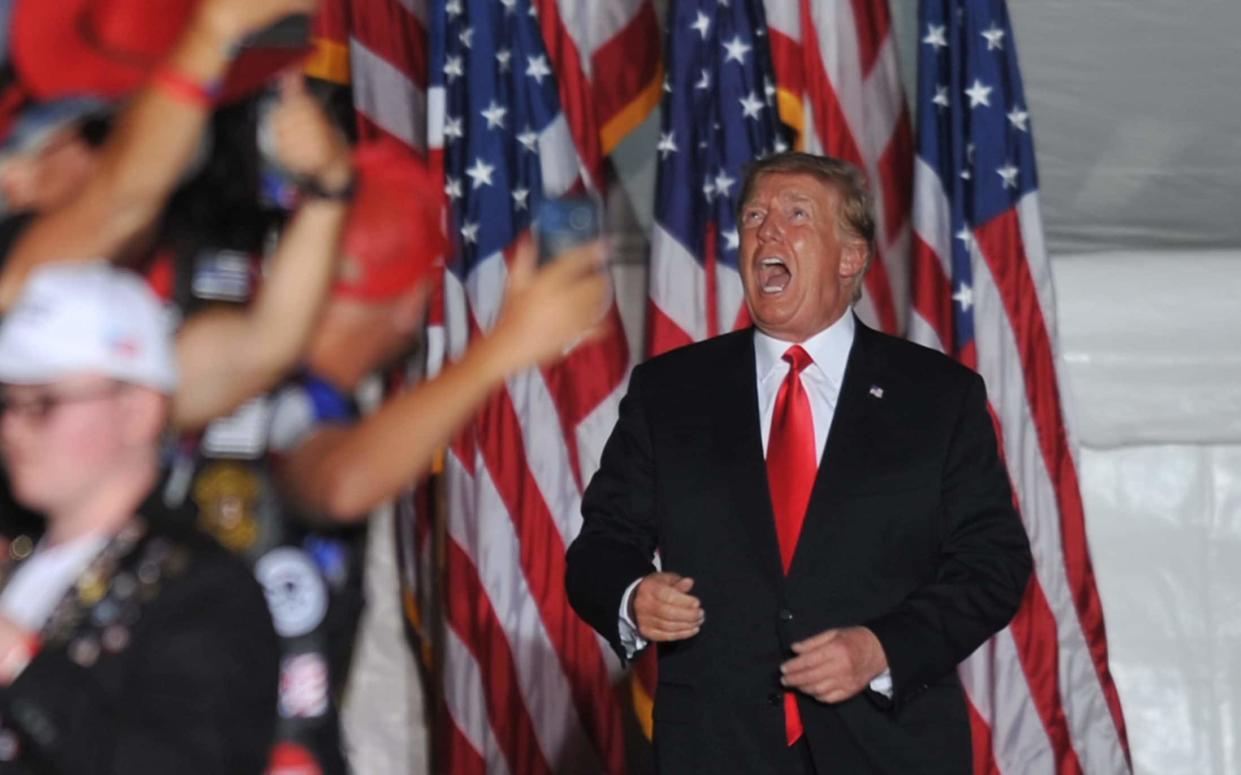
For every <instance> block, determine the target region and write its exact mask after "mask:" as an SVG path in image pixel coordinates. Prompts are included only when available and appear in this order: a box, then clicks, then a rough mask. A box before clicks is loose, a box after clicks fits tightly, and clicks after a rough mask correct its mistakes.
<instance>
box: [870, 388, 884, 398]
mask: <svg viewBox="0 0 1241 775" xmlns="http://www.w3.org/2000/svg"><path fill="white" fill-rule="evenodd" d="M870 394H871V395H872V396H874V397H875V398H883V388H881V387H879V386H878V385H871V386H870Z"/></svg>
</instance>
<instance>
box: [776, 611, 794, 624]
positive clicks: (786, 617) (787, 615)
mask: <svg viewBox="0 0 1241 775" xmlns="http://www.w3.org/2000/svg"><path fill="white" fill-rule="evenodd" d="M779 617H780V621H782V622H791V621H793V612H792V611H790V610H789V609H787V608H781V609H780V613H779Z"/></svg>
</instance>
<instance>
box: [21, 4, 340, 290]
mask: <svg viewBox="0 0 1241 775" xmlns="http://www.w3.org/2000/svg"><path fill="white" fill-rule="evenodd" d="M81 5H83V4H82V3H78V2H63V3H37V2H22V3H18V4H17V5H16V7H15V8H14V17H13V29H12V32H13V41H14V54H13V55H14V60H15V65H16V69H17V72H18V76H19V80H21V81H22V82H23V83H24V84H26V85H27V87H28V88H32V91H33V93H35V94H47V95H49V100H50V98H51V97H53V96H63V95H64V93H65V92H66V90H69V91H71V92H76V93H80V94H100V95H103V96H104V97H105V98H108V99H113V98H116V97H119V96H120V95H121V94H128V93H133V95H134V96H133V97H132V98H131V100H130V102H129V104H128V105H127V106H126V108H125V109H124V110H123V111H121V112H120V113H119V114H118V115H117V116H116V118H115V121H114V125H113V126H112V128H111V130H110V131H109V132H108V133H107V138H106V140H102V141H100V140H99V139H98V138H94V139H92V138H91V137H89V136H88V135H89V133H88V135H83V134H82V133H81V132H77V131H69V132H67V133H59V134H58V135H57V136H56V137H55V138H54V139H55V143H54V144H53V145H51V146H50V147H47V146H40V149H39V153H37V154H32V153H29V152H27V153H25V154H23V155H21V157H20V159H14V160H10V162H9V164H8V165H7V166H9V167H10V170H9V171H8V172H7V173H6V174H4V175H3V176H0V177H3V178H4V181H5V182H4V194H5V197H6V199H8V200H9V201H8V204H9V207H10V209H11V210H15V211H27V212H28V213H30V214H31V215H30V216H29V218H28V219H27V222H26V223H24V224H21V226H20V228H13V229H10V231H11V236H12V244H11V246H5V248H6V249H5V251H4V252H5V256H4V260H3V266H2V268H0V309H4V308H7V307H8V306H9V305H10V304H11V303H12V302H13V300H14V299H15V298H16V297H17V295H18V294H19V293H20V292H21V289H22V284H23V282H24V280H25V277H26V275H27V274H28V273H29V272H30V271H31V270H32V269H33V268H34V267H36V266H39V265H40V264H43V263H46V262H48V261H64V260H78V261H90V260H94V259H99V258H113V257H116V256H119V255H122V254H124V253H125V252H126V251H128V250H130V249H132V248H133V247H134V244H135V241H136V240H139V239H140V238H141V237H142V236H144V235H145V234H146V233H147V232H148V230H149V228H150V226H151V225H152V224H153V223H154V222H155V219H156V217H157V216H158V215H159V213H160V211H161V210H163V207H164V204H165V202H166V201H167V199H168V195H169V194H170V193H171V191H172V189H173V187H174V186H175V185H176V183H177V181H178V180H179V179H180V178H181V176H182V174H183V173H184V171H185V169H186V168H187V167H188V166H189V165H190V163H191V162H192V161H193V159H194V158H195V156H196V155H197V154H198V153H199V152H200V147H201V140H202V134H203V128H204V127H205V125H206V123H207V119H208V118H209V117H210V115H211V113H212V110H213V109H214V108H215V105H216V100H217V99H218V98H219V97H220V96H221V90H222V89H226V88H229V87H232V86H233V84H234V83H235V82H237V76H238V74H239V72H238V71H239V69H240V66H241V65H243V64H246V65H247V67H246V72H245V73H244V74H245V75H246V76H248V77H250V78H248V81H247V82H253V87H254V88H257V86H258V85H259V84H261V82H262V81H261V79H259V80H257V81H254V79H253V77H252V76H255V75H256V74H261V73H263V72H264V71H263V70H261V69H260V70H255V69H253V68H252V67H250V66H248V65H249V61H248V60H247V58H246V56H245V48H244V46H242V43H243V41H245V40H246V39H247V37H248V36H250V35H251V34H253V33H255V32H257V31H260V30H263V29H265V28H267V27H269V26H270V25H271V24H273V23H274V22H276V21H277V20H279V19H281V18H283V17H286V16H288V15H289V14H296V13H310V12H313V11H314V9H315V6H316V3H315V0H202V2H201V3H198V4H196V5H195V4H193V3H187V2H176V3H168V4H166V5H167V7H166V8H161V9H160V11H161V12H160V13H157V14H152V13H151V8H150V6H149V5H147V4H145V3H141V4H140V3H134V2H128V3H126V2H111V3H95V4H92V7H90V8H80V7H79V6H81ZM174 11H175V12H174ZM75 14H76V16H75ZM170 21H172V22H176V24H172V25H170V23H169V22H170ZM121 32H123V33H124V34H125V35H126V36H128V37H122V38H120V39H116V40H113V39H110V38H108V37H107V35H108V34H111V35H112V36H116V35H117V34H118V33H121ZM97 35H98V36H103V39H102V40H100V39H96V37H95V36H97ZM147 35H151V36H155V37H159V38H166V40H167V41H174V40H175V41H176V42H175V44H168V45H164V46H157V47H156V48H163V52H161V54H162V55H156V52H155V51H154V50H152V46H151V45H150V44H151V43H158V42H164V41H151V40H148V39H147V38H146V37H144V36H147ZM105 44H107V45H106V46H105ZM101 48H105V49H107V50H106V51H101V50H100V49H101ZM130 51H132V52H133V53H135V54H137V56H133V57H126V56H124V54H125V53H126V52H130ZM109 52H110V53H109ZM239 52H240V53H239ZM267 74H268V75H270V74H271V72H270V71H268V72H267ZM139 87H141V88H139ZM70 129H73V127H70ZM27 150H29V149H27ZM15 164H16V165H17V166H20V167H22V170H21V172H20V173H17V174H15V173H14V172H13V170H12V169H11V168H12V167H13V166H14V165H15Z"/></svg>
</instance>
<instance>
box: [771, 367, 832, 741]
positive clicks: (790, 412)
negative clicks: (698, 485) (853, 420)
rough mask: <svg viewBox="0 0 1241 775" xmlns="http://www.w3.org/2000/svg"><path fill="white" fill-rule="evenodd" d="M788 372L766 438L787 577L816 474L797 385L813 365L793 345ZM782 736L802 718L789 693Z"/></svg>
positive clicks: (796, 732)
mask: <svg viewBox="0 0 1241 775" xmlns="http://www.w3.org/2000/svg"><path fill="white" fill-rule="evenodd" d="M784 360H786V361H788V362H789V367H790V368H789V373H788V376H786V377H785V378H784V382H783V383H781V385H780V392H779V393H777V394H776V408H775V411H774V412H773V413H772V416H771V434H770V436H769V437H768V439H767V483H768V485H769V487H770V489H771V506H772V511H773V512H774V513H775V517H776V537H777V538H778V539H779V541H780V560H781V562H782V563H783V566H784V572H785V573H786V574H787V573H788V572H789V565H791V564H792V562H793V551H794V550H795V549H796V548H797V538H798V536H800V535H801V527H802V523H803V522H805V521H806V506H807V505H808V504H809V503H810V490H811V489H812V488H813V487H814V478H815V475H816V474H817V473H818V471H819V460H818V455H816V454H815V449H814V417H813V416H812V415H811V414H810V398H809V397H808V396H807V395H806V389H805V388H804V387H802V384H801V372H802V370H803V369H805V368H806V367H807V366H809V365H810V364H811V363H814V360H813V359H811V357H810V355H809V354H808V353H807V352H806V351H805V350H803V349H802V348H801V345H793V346H792V347H790V348H789V349H788V350H786V351H785V353H784ZM784 734H785V737H786V739H787V740H788V744H789V745H792V744H793V743H796V742H797V740H798V739H799V738H800V737H801V735H802V723H801V713H800V712H799V711H798V710H797V700H796V699H795V698H794V696H793V693H792V692H785V693H784Z"/></svg>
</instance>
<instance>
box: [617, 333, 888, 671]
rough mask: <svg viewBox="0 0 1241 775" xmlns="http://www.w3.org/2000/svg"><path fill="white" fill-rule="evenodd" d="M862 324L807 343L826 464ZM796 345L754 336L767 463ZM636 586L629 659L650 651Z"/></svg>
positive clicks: (626, 634)
mask: <svg viewBox="0 0 1241 775" xmlns="http://www.w3.org/2000/svg"><path fill="white" fill-rule="evenodd" d="M855 328H856V324H855V323H854V319H853V313H852V312H846V313H845V314H844V315H842V316H841V318H840V319H839V320H837V321H836V322H835V323H833V324H831V325H830V326H828V327H827V328H825V329H823V330H822V331H820V332H819V333H817V334H815V335H814V336H812V337H810V338H809V339H807V340H806V341H804V342H801V343H800V344H801V346H802V349H804V350H805V351H806V352H807V354H809V355H810V358H811V360H813V361H814V363H812V364H810V365H809V366H807V367H806V368H805V369H803V370H802V372H801V383H802V387H803V388H804V389H805V391H806V395H807V397H808V398H809V399H810V417H811V419H812V420H813V422H814V453H815V457H816V458H817V459H818V460H819V461H822V459H823V449H824V447H826V446H827V432H828V430H829V429H830V428H831V426H832V418H833V417H834V416H835V414H836V402H837V400H838V399H839V398H840V385H841V382H842V381H843V380H844V376H845V365H846V364H847V363H848V361H849V352H850V350H852V349H853V335H854V330H855ZM791 346H792V344H791V343H789V342H786V341H783V340H780V339H776V338H775V337H772V336H768V335H767V334H764V333H763V332H762V331H759V330H758V329H755V330H754V371H755V378H756V379H757V381H758V382H757V386H758V417H759V428H760V429H761V432H762V439H763V457H764V459H766V457H767V441H768V439H769V438H770V437H771V417H772V415H773V414H774V413H775V408H776V396H777V394H778V393H779V392H780V385H781V383H783V382H784V380H785V378H786V377H787V376H788V373H789V369H790V368H792V367H791V365H790V364H789V362H788V361H786V360H784V353H785V351H787V350H788V349H789V347H791ZM641 580H642V579H637V580H635V581H634V582H633V583H632V584H630V585H629V587H628V588H627V589H626V590H625V594H624V595H622V596H621V608H620V640H621V644H622V645H623V646H624V647H625V653H626V655H627V656H630V657H632V656H633V655H634V654H635V653H636V652H638V651H640V650H642V649H644V648H646V646H647V641H646V639H645V638H643V637H642V636H641V635H640V634H639V633H638V626H637V624H636V623H635V622H633V621H632V620H631V619H630V617H629V599H630V598H631V597H632V596H633V591H634V590H635V589H636V588H637V586H638V582H639V581H641ZM870 687H871V689H873V690H875V691H877V692H883V693H884V694H888V695H890V694H891V691H892V678H891V675H890V674H889V672H888V671H887V670H885V671H884V672H883V673H881V674H880V675H879V676H877V677H876V678H875V680H873V681H871V685H870Z"/></svg>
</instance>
